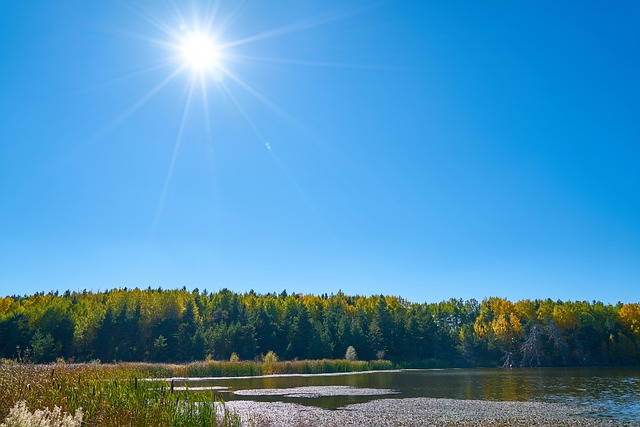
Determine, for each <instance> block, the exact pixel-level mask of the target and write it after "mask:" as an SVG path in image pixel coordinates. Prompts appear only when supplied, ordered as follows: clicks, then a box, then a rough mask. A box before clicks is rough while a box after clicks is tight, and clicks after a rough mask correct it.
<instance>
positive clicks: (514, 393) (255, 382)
mask: <svg viewBox="0 0 640 427" xmlns="http://www.w3.org/2000/svg"><path fill="white" fill-rule="evenodd" d="M179 383H180V382H176V385H180V384H179ZM186 384H187V385H189V386H190V387H192V386H199V387H201V386H215V387H227V389H226V390H220V393H221V396H222V398H223V399H225V400H239V399H242V400H258V401H266V402H271V401H279V402H291V403H298V404H303V405H312V406H317V407H321V408H325V409H335V408H339V407H342V406H345V405H348V404H352V403H364V402H367V401H370V400H372V399H389V398H392V399H396V398H400V399H401V398H408V397H432V398H451V399H472V400H493V401H538V402H551V403H561V404H565V405H569V406H574V407H584V406H587V405H588V406H590V407H593V408H594V412H593V413H592V416H594V417H601V418H612V419H614V420H624V421H632V422H636V421H637V422H640V368H523V369H443V370H401V371H376V372H370V373H355V374H340V375H290V376H263V377H249V378H248V377H244V378H215V379H208V380H205V381H203V380H197V379H192V380H188V381H187V382H186ZM345 386H348V387H350V388H346V387H345ZM291 388H300V389H297V390H300V391H301V392H300V393H298V392H296V393H291V394H287V393H285V392H283V391H282V390H272V389H291ZM351 388H353V389H351ZM354 389H355V390H354ZM359 389H365V390H363V391H364V392H366V393H365V395H341V394H344V393H343V392H342V390H351V391H352V392H353V391H355V394H358V390H359ZM243 390H244V391H245V392H243ZM247 390H250V391H249V392H246V391H247ZM309 390H311V391H312V392H309ZM323 390H326V391H328V393H324V392H323ZM336 390H337V394H338V395H336ZM372 390H373V392H372ZM376 390H382V391H386V392H387V393H393V394H381V395H377V394H372V393H375V391H376ZM294 391H295V390H294ZM238 393H244V394H243V395H240V394H238ZM246 393H249V395H246ZM261 393H266V395H264V394H261ZM346 394H353V393H346Z"/></svg>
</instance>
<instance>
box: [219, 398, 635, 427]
mask: <svg viewBox="0 0 640 427" xmlns="http://www.w3.org/2000/svg"><path fill="white" fill-rule="evenodd" d="M227 406H228V408H229V409H231V410H232V411H235V412H237V413H238V414H239V415H241V417H242V418H243V420H245V421H246V422H247V424H248V425H249V424H253V425H255V426H256V427H268V426H273V427H311V426H319V427H320V426H322V427H324V426H326V427H349V426H354V427H355V426H358V427H363V426H364V427H368V426H371V427H373V426H375V427H387V426H389V427H391V426H393V427H400V426H469V427H471V426H522V427H524V426H540V427H542V426H544V427H547V426H548V427H551V426H576V427H580V426H587V427H591V426H639V425H640V424H639V423H633V422H621V421H617V420H616V421H614V420H606V419H598V418H594V417H589V416H588V413H589V408H585V409H584V410H578V409H576V408H571V407H568V406H564V405H557V404H551V403H540V402H495V401H480V400H454V399H432V398H410V399H377V400H372V401H370V402H367V403H359V404H353V405H347V406H345V407H343V408H339V409H337V410H325V409H321V408H317V407H314V406H305V405H299V404H294V403H283V402H254V401H231V402H227Z"/></svg>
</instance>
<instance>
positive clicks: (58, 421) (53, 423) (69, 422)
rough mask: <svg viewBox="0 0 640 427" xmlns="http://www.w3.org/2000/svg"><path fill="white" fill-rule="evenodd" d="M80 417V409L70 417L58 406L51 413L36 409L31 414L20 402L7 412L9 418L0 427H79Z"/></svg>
mask: <svg viewBox="0 0 640 427" xmlns="http://www.w3.org/2000/svg"><path fill="white" fill-rule="evenodd" d="M82 416H83V413H82V408H79V409H78V410H77V411H76V413H75V415H70V414H67V413H66V412H62V409H61V408H60V407H58V406H54V407H53V411H51V410H49V408H45V409H36V410H35V412H33V413H32V412H31V411H29V408H27V404H26V403H25V402H24V401H21V402H18V403H16V405H15V406H14V407H13V408H11V409H10V410H9V416H7V418H6V419H5V420H4V422H3V423H2V424H0V427H80V426H81V425H82Z"/></svg>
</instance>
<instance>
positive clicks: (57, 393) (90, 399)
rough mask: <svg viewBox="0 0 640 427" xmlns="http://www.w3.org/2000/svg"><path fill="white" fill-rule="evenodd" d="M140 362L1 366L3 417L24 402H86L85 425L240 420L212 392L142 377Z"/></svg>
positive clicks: (70, 406)
mask: <svg viewBox="0 0 640 427" xmlns="http://www.w3.org/2000/svg"><path fill="white" fill-rule="evenodd" d="M143 376H144V371H142V370H139V369H137V367H136V366H135V365H124V366H120V365H92V364H82V365H60V364H55V365H27V364H5V365H2V366H0V420H2V419H4V418H5V417H6V416H7V415H8V414H9V411H10V409H11V408H12V407H14V406H15V405H16V404H19V403H20V402H25V404H26V406H27V407H28V408H29V409H31V410H32V411H33V410H36V409H43V408H49V409H53V408H55V407H56V406H57V407H59V408H61V410H62V411H63V412H66V413H75V412H76V410H78V409H79V408H82V412H83V413H84V419H83V425H86V426H96V427H97V426H101V427H112V426H224V427H227V426H240V418H239V417H238V416H236V415H234V414H231V413H229V412H227V411H226V410H225V408H224V406H223V405H220V403H219V401H218V400H217V399H216V397H215V395H214V393H213V392H192V391H188V392H187V391H182V392H179V391H176V392H173V391H172V390H171V389H170V388H169V387H168V385H167V384H164V383H162V382H159V383H155V382H153V383H150V382H146V381H139V380H138V378H141V377H143Z"/></svg>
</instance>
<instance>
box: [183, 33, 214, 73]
mask: <svg viewBox="0 0 640 427" xmlns="http://www.w3.org/2000/svg"><path fill="white" fill-rule="evenodd" d="M179 50H180V53H181V54H182V60H183V62H184V65H185V67H187V68H188V69H190V70H191V71H192V72H195V73H206V72H209V71H213V70H215V69H218V68H220V59H221V55H220V48H219V47H218V45H217V44H216V41H215V39H214V38H213V36H211V35H209V34H207V33H204V32H197V33H191V34H188V35H186V36H185V37H184V39H183V40H182V41H181V44H180V47H179Z"/></svg>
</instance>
